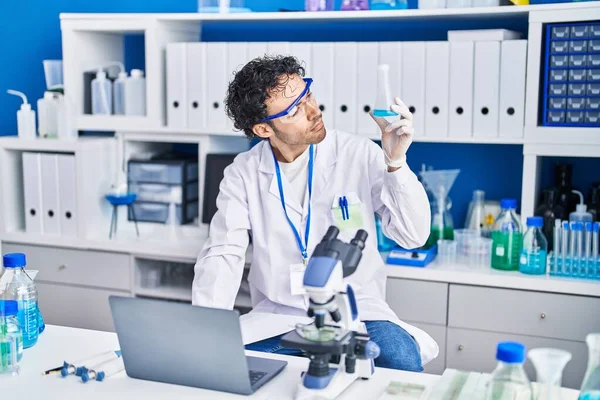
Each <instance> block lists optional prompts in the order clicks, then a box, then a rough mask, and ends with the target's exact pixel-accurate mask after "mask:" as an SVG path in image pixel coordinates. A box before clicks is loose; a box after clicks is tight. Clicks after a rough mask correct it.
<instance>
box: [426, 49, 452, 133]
mask: <svg viewBox="0 0 600 400" xmlns="http://www.w3.org/2000/svg"><path fill="white" fill-rule="evenodd" d="M449 70H450V45H449V43H448V42H427V44H426V46H425V110H426V115H425V132H424V134H425V136H430V137H446V136H448V90H449V87H450V86H449V82H448V80H449Z"/></svg>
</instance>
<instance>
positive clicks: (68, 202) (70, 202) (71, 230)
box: [56, 154, 79, 236]
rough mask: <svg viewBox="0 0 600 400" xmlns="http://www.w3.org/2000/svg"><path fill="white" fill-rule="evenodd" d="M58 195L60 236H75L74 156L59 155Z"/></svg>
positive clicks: (75, 190)
mask: <svg viewBox="0 0 600 400" xmlns="http://www.w3.org/2000/svg"><path fill="white" fill-rule="evenodd" d="M56 157H57V160H58V164H57V165H58V193H59V204H60V211H61V212H60V230H61V234H62V235H67V236H77V219H78V218H79V214H78V212H77V183H76V175H75V174H76V172H77V169H76V168H75V156H74V155H69V154H59V155H57V156H56Z"/></svg>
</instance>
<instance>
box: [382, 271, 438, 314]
mask: <svg viewBox="0 0 600 400" xmlns="http://www.w3.org/2000/svg"><path fill="white" fill-rule="evenodd" d="M386 300H387V303H388V304H389V306H390V307H391V309H392V310H393V311H394V312H395V313H396V315H398V318H400V319H401V320H403V321H416V322H424V323H429V324H438V325H446V312H447V310H448V284H446V283H438V282H425V281H415V280H410V279H397V278H388V280H387V289H386Z"/></svg>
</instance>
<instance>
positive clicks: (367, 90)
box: [356, 42, 380, 138]
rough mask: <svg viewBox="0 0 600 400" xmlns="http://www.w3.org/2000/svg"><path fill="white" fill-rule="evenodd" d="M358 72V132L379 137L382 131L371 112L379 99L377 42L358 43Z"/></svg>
mask: <svg viewBox="0 0 600 400" xmlns="http://www.w3.org/2000/svg"><path fill="white" fill-rule="evenodd" d="M357 61H358V71H357V75H356V76H357V77H358V79H357V80H358V82H357V86H358V88H357V110H356V113H357V128H356V132H357V133H358V134H360V135H364V136H367V137H370V138H373V137H378V136H379V135H378V134H377V133H378V132H379V131H380V130H379V128H378V127H377V124H376V123H375V121H373V118H371V115H369V112H370V111H371V110H372V108H373V106H374V105H375V98H376V97H377V66H378V65H379V46H378V44H377V42H362V43H358V60H357Z"/></svg>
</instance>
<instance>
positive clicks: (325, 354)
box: [281, 226, 379, 400]
mask: <svg viewBox="0 0 600 400" xmlns="http://www.w3.org/2000/svg"><path fill="white" fill-rule="evenodd" d="M338 234H339V230H338V229H337V228H336V227H335V226H331V227H329V229H328V230H327V233H326V234H325V236H324V237H323V239H322V240H321V242H320V243H319V244H318V245H317V246H316V248H315V251H314V253H313V255H312V257H311V258H310V261H309V262H308V265H307V267H306V271H305V272H304V280H303V286H304V289H305V290H306V293H307V295H308V298H309V306H308V316H309V317H311V318H314V321H313V322H311V323H310V324H308V325H300V324H299V325H297V326H296V329H295V330H294V331H292V332H290V333H288V334H286V335H285V336H284V337H283V338H282V339H281V343H282V346H284V347H288V348H294V349H301V350H303V351H305V352H306V354H307V355H308V358H309V359H310V363H309V366H308V371H305V372H303V375H302V382H301V383H300V384H299V385H298V390H297V392H296V399H297V400H301V399H309V398H311V399H313V398H322V399H335V398H336V397H337V396H339V395H340V394H341V393H342V392H343V391H344V390H345V389H346V388H348V386H350V385H351V384H352V383H353V382H354V381H355V380H356V379H358V378H362V379H369V378H370V377H371V375H373V373H374V372H375V367H374V363H373V360H374V359H375V358H377V357H378V356H379V346H377V344H375V343H374V342H372V341H370V340H369V339H370V338H369V335H368V333H367V330H366V327H365V325H364V323H362V322H361V321H360V319H359V317H358V308H357V304H356V298H355V296H354V291H353V290H352V287H351V286H350V285H348V284H346V283H344V278H346V277H347V276H350V275H352V274H353V273H354V272H355V271H356V268H357V267H358V263H359V262H360V259H361V257H362V250H363V249H364V248H365V241H366V239H367V232H365V231H364V230H362V229H361V230H359V231H358V232H357V233H356V236H355V237H354V239H352V240H351V241H350V243H345V242H343V241H341V240H339V239H337V236H338Z"/></svg>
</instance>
